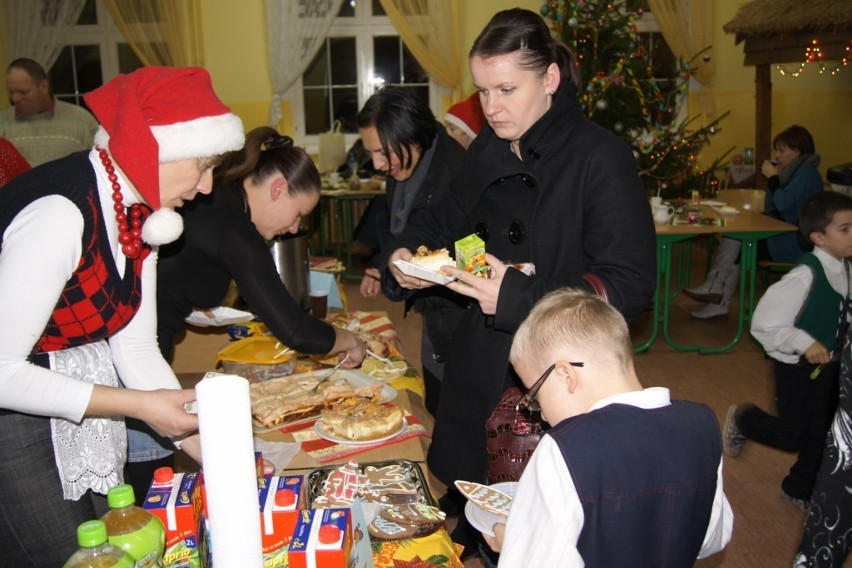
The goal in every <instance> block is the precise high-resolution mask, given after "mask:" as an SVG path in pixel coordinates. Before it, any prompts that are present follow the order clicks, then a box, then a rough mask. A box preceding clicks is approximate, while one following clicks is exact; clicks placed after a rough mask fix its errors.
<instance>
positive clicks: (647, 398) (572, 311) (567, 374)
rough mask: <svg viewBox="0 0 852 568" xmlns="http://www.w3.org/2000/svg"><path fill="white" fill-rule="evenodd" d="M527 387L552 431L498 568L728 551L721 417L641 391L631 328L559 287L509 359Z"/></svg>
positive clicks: (662, 392) (525, 407)
mask: <svg viewBox="0 0 852 568" xmlns="http://www.w3.org/2000/svg"><path fill="white" fill-rule="evenodd" d="M509 359H510V361H511V363H512V364H513V365H514V367H515V370H516V371H517V373H518V375H519V376H520V378H521V380H522V381H523V383H524V386H526V387H527V389H528V391H527V393H526V395H525V396H524V397H523V398H522V399H521V401H520V403H519V404H518V407H519V408H518V410H519V411H538V410H540V411H541V415H542V418H544V419H545V420H546V421H547V422H548V423H550V424H551V425H552V428H551V429H550V430H548V431H547V434H546V435H544V436H543V437H542V439H541V442H540V443H539V445H538V447H537V448H536V451H535V453H534V454H533V455H532V458H530V462H529V464H528V465H527V468H526V470H524V473H523V475H522V476H521V480H520V482H519V484H518V486H517V488H516V491H515V496H514V500H513V502H512V507H511V510H510V512H509V517H508V521H507V523H506V524H502V523H501V524H496V525H495V526H494V527H493V530H494V535H495V536H494V537H489V536H487V535H486V537H485V538H486V541H487V542H488V544H489V545H490V546H491V547H492V548H494V549H495V550H498V551H501V552H500V564H499V565H500V566H583V565H585V566H589V567H592V566H600V567H609V566H631V567H643V566H647V567H657V566H692V565H693V564H694V563H695V560H696V558H703V557H705V556H708V555H710V554H713V553H715V552H717V551H719V550H721V549H722V548H724V547H725V545H726V544H727V543H728V541H729V540H730V538H731V530H732V528H733V513H732V512H731V507H730V504H729V503H728V500H727V498H726V497H725V494H724V491H723V488H722V440H721V436H720V433H719V423H718V421H717V420H716V416H715V415H714V414H713V411H712V410H710V409H709V408H707V407H706V406H704V405H702V404H696V403H692V402H686V401H678V400H675V401H672V400H670V397H669V390H668V389H666V388H659V387H655V388H648V389H643V387H642V385H641V384H640V382H639V379H638V377H637V376H636V370H635V368H634V366H633V346H632V344H631V342H630V334H629V332H628V329H627V323H626V322H625V320H624V318H623V317H622V316H621V314H619V313H618V311H616V310H615V309H614V308H613V307H612V306H610V305H609V304H607V303H606V302H605V301H603V300H602V299H600V298H598V297H596V296H592V295H589V294H587V293H585V292H583V291H580V290H575V289H570V288H563V289H560V290H556V291H554V292H551V293H550V294H548V295H547V296H545V297H544V298H542V299H541V300H540V301H539V302H538V303H537V304H536V306H535V308H533V310H532V311H531V312H530V314H529V316H528V317H527V319H526V320H525V321H524V322H523V324H521V326H520V327H519V328H518V331H517V332H516V333H515V337H514V341H513V343H512V350H511V353H510V357H509Z"/></svg>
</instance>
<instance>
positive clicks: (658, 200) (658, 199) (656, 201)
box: [651, 195, 663, 207]
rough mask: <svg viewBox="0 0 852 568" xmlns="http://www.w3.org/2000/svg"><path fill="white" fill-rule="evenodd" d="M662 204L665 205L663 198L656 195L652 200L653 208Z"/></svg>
mask: <svg viewBox="0 0 852 568" xmlns="http://www.w3.org/2000/svg"><path fill="white" fill-rule="evenodd" d="M662 204H663V198H662V197H660V196H659V195H656V196H654V197H652V198H651V207H657V206H658V205H662Z"/></svg>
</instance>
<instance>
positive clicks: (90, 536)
mask: <svg viewBox="0 0 852 568" xmlns="http://www.w3.org/2000/svg"><path fill="white" fill-rule="evenodd" d="M106 541H107V530H106V525H105V524H104V522H103V521H86V522H85V523H82V524H81V525H80V526H79V527H77V544H79V545H80V546H83V547H86V548H92V547H93V546H100V545H101V544H103V543H105V542H106Z"/></svg>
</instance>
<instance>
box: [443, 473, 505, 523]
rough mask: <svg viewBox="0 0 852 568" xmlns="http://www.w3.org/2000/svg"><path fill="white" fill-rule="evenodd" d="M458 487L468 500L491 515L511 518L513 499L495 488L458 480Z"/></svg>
mask: <svg viewBox="0 0 852 568" xmlns="http://www.w3.org/2000/svg"><path fill="white" fill-rule="evenodd" d="M456 487H457V488H458V490H459V491H461V493H462V495H464V496H465V497H467V500H468V501H470V502H471V503H473V504H474V505H476V506H477V507H479V508H480V509H484V510H486V511H488V512H489V513H494V514H495V515H498V516H500V517H507V516H509V509H510V508H511V506H512V498H511V497H509V496H508V495H506V494H505V493H503V492H502V491H499V490H497V489H494V488H493V487H489V486H487V485H482V484H481V483H476V482H473V481H461V480H459V479H457V480H456Z"/></svg>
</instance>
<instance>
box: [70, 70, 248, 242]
mask: <svg viewBox="0 0 852 568" xmlns="http://www.w3.org/2000/svg"><path fill="white" fill-rule="evenodd" d="M83 99H84V100H85V101H86V104H87V105H88V107H89V110H91V111H92V114H94V115H95V118H97V119H98V122H99V123H100V128H99V129H98V131H97V133H96V134H95V144H96V145H98V146H100V147H102V148H107V149H108V150H109V152H110V154H112V157H113V159H114V160H115V161H116V163H117V164H118V166H119V167H120V168H121V169H122V171H123V172H124V173H125V175H127V177H128V178H129V179H130V181H131V183H133V185H134V186H135V187H136V189H137V190H138V191H139V193H140V194H141V195H142V197H143V198H144V199H145V201H146V202H147V203H148V205H150V206H151V207H152V208H153V209H155V210H159V209H160V184H159V179H160V178H159V164H161V163H166V162H176V161H179V160H186V159H192V158H208V157H212V156H217V155H219V154H224V153H225V152H230V151H233V150H239V149H240V148H242V147H243V144H244V143H245V134H244V131H243V123H242V121H241V120H240V119H239V117H238V116H236V115H235V114H233V113H232V112H231V110H230V109H229V108H228V107H227V106H225V105H224V104H223V103H222V101H220V100H219V98H218V97H217V96H216V93H215V92H214V91H213V85H212V83H211V81H210V74H209V73H208V72H207V71H206V70H205V69H201V68H199V67H182V68H176V67H143V68H141V69H138V70H137V71H134V72H133V73H129V74H127V75H119V76H118V77H116V78H115V79H113V80H112V81H110V82H108V83H106V84H105V85H103V86H102V87H99V88H97V89H95V90H94V91H91V92H90V93H88V94H86V95H84V97H83ZM157 216H158V215H157V213H155V214H154V215H152V216H151V217H150V218H149V219H148V220H147V221H146V222H145V225H144V227H143V238H144V239H145V240H146V241H147V242H150V243H151V244H160V243H157V242H152V241H151V240H149V238H148V236H151V237H152V238H153V240H161V239H158V238H156V237H154V236H153V235H150V233H151V232H152V230H153V229H154V226H153V225H156V224H157V222H156V221H155V220H154V217H157ZM152 221H155V222H153V223H152ZM149 225H152V226H151V227H149ZM146 233H149V235H148V236H146ZM179 234H180V232H178V235H179ZM175 238H177V236H175ZM172 240H173V239H172ZM165 242H169V241H165Z"/></svg>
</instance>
